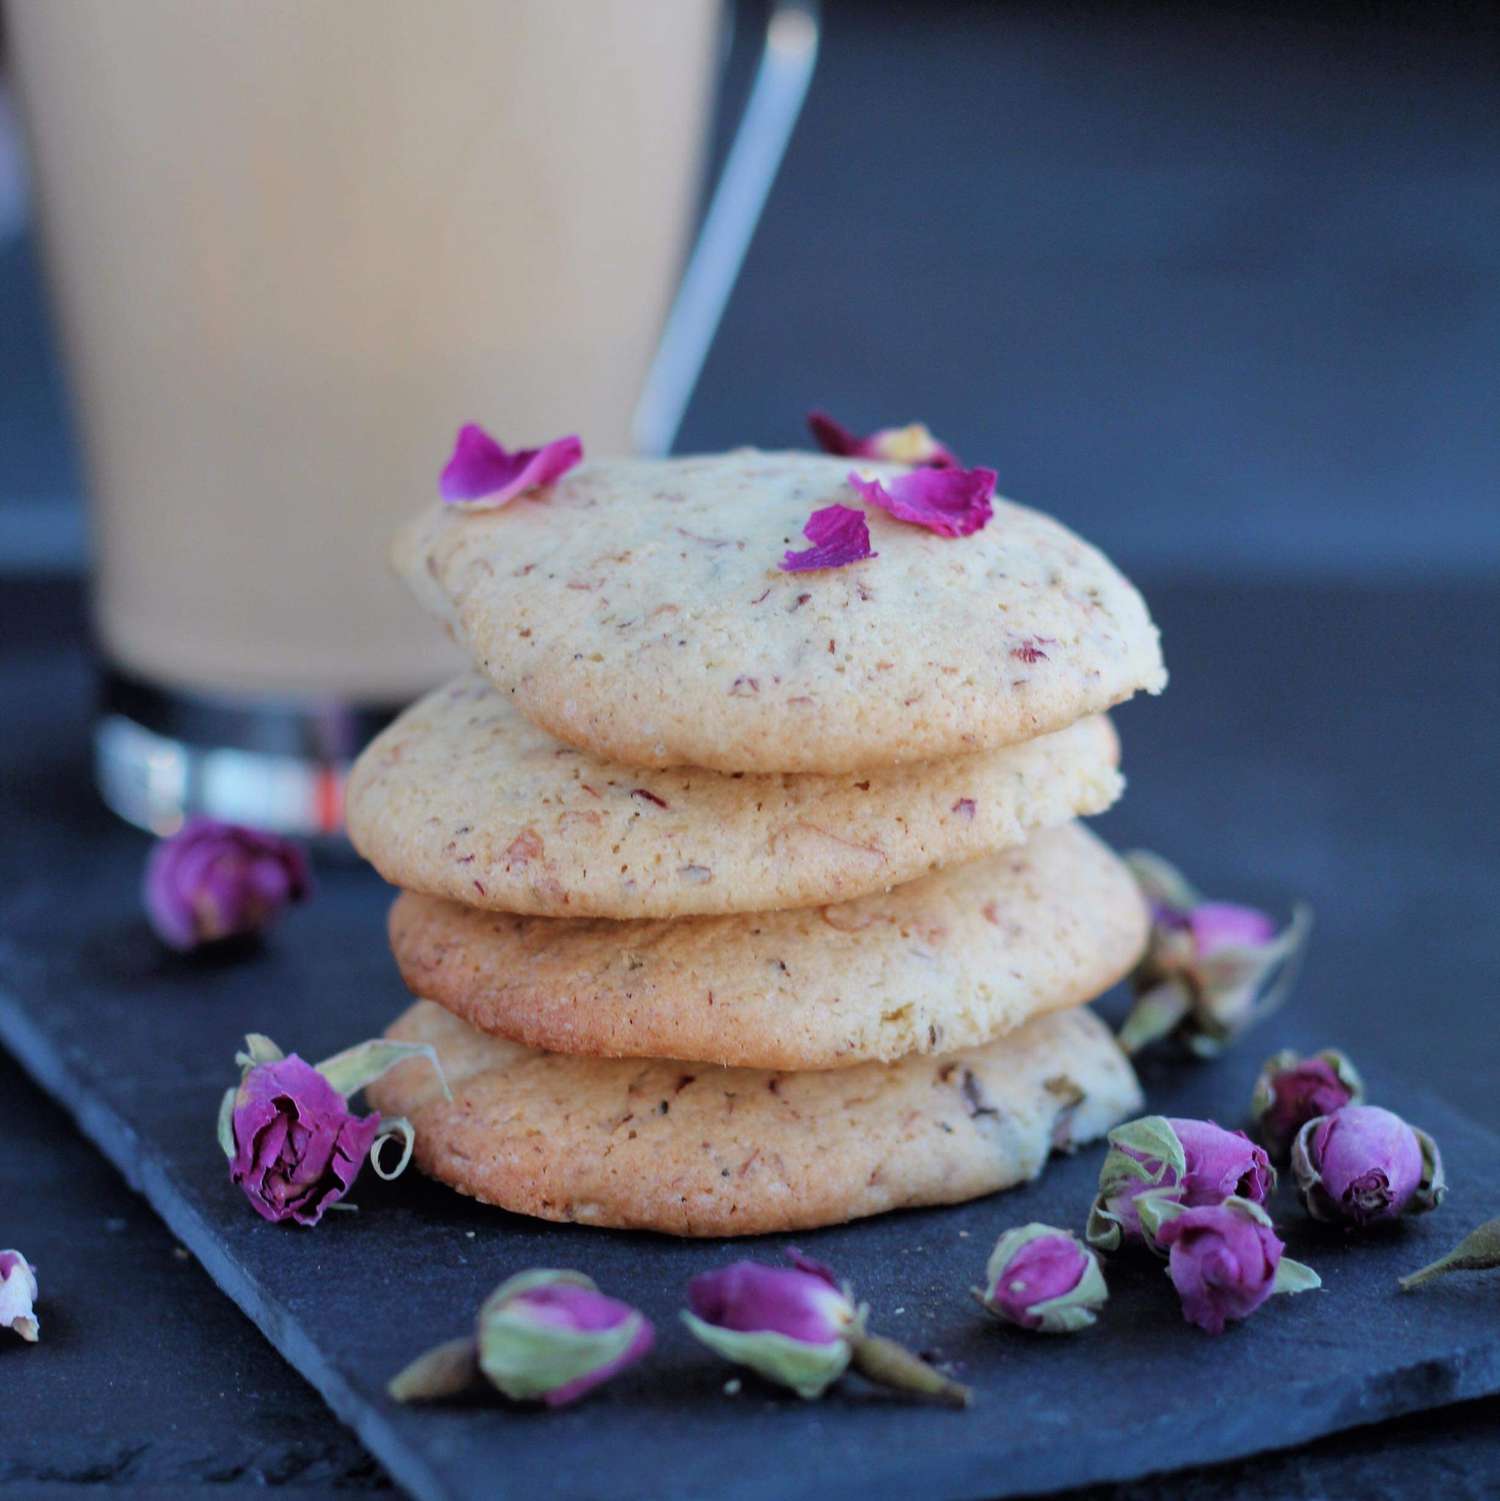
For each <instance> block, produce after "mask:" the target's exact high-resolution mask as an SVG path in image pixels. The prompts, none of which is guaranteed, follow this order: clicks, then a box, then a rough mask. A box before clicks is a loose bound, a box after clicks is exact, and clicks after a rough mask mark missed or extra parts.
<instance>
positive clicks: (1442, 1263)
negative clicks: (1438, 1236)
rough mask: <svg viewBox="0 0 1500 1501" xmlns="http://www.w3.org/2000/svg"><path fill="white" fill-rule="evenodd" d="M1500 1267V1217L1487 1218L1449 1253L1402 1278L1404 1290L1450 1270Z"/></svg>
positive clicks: (1464, 1270)
mask: <svg viewBox="0 0 1500 1501" xmlns="http://www.w3.org/2000/svg"><path fill="white" fill-rule="evenodd" d="M1497 1267H1500V1219H1494V1220H1486V1221H1485V1223H1484V1224H1482V1225H1480V1226H1479V1228H1478V1229H1477V1230H1471V1231H1470V1232H1469V1233H1468V1234H1467V1235H1466V1236H1464V1238H1463V1239H1462V1240H1461V1241H1459V1243H1458V1244H1457V1245H1456V1246H1454V1248H1453V1249H1452V1250H1451V1251H1449V1252H1448V1254H1447V1255H1446V1256H1439V1257H1438V1259H1437V1260H1436V1261H1432V1262H1429V1263H1428V1264H1427V1265H1426V1266H1424V1267H1419V1268H1418V1269H1417V1270H1416V1271H1414V1272H1412V1273H1410V1274H1409V1275H1408V1276H1405V1277H1402V1278H1401V1279H1400V1282H1401V1289H1402V1291H1403V1292H1410V1291H1411V1290H1412V1288H1414V1287H1420V1286H1421V1285H1422V1284H1423V1283H1424V1282H1428V1281H1430V1280H1431V1279H1432V1278H1434V1277H1442V1276H1446V1275H1447V1274H1448V1273H1449V1272H1492V1271H1494V1270H1495V1269H1496V1268H1497Z"/></svg>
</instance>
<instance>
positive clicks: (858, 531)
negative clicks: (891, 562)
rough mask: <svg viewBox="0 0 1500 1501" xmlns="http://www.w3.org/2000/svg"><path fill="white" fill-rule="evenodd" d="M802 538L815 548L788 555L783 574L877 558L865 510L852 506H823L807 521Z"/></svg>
mask: <svg viewBox="0 0 1500 1501" xmlns="http://www.w3.org/2000/svg"><path fill="white" fill-rule="evenodd" d="M802 535H803V536H804V537H806V538H807V539H808V540H809V541H810V542H812V543H813V544H814V545H813V546H812V547H809V548H808V549H807V551H806V552H789V553H787V554H786V555H785V557H783V558H782V560H781V562H780V563H779V564H778V565H777V566H778V567H779V568H780V569H781V571H782V572H783V573H807V572H809V571H811V570H812V569H814V568H843V567H845V566H846V565H847V564H849V563H860V562H863V561H864V560H865V559H866V558H874V557H878V556H879V554H878V553H874V552H871V551H870V525H869V523H868V522H867V521H866V520H865V513H864V512H863V511H856V510H855V509H854V508H853V507H852V506H824V507H823V509H822V510H821V511H814V512H813V513H812V515H811V516H809V517H808V518H807V525H806V526H804V527H803V528H802Z"/></svg>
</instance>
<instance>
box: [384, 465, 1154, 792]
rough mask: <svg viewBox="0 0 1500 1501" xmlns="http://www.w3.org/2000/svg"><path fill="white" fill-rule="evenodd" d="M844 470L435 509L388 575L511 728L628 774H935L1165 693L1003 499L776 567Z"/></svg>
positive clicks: (1068, 558) (1074, 573)
mask: <svg viewBox="0 0 1500 1501" xmlns="http://www.w3.org/2000/svg"><path fill="white" fill-rule="evenodd" d="M861 468H862V469H863V470H864V471H866V472H868V473H872V474H882V475H892V474H897V473H901V472H903V471H902V470H901V469H900V467H899V466H893V465H861ZM849 470H850V464H849V461H848V460H845V459H838V458H830V457H827V456H824V455H817V454H797V453H760V452H757V451H755V450H740V451H737V452H734V453H729V454H722V455H715V456H711V457H705V458H688V459H656V460H647V459H623V460H611V461H608V462H601V463H596V464H585V465H583V466H581V467H580V468H578V469H575V470H573V471H572V472H571V473H569V474H567V475H566V476H564V477H563V478H562V479H561V480H559V481H558V482H557V484H556V485H554V486H552V487H551V488H550V489H548V490H545V491H541V492H538V494H537V495H536V496H533V497H527V498H523V499H521V500H517V501H513V502H512V503H511V504H510V505H508V506H506V507H505V508H504V509H501V510H495V511H474V512H458V511H456V510H455V509H454V508H452V507H443V506H441V505H438V506H434V507H433V508H432V509H431V510H430V511H428V512H426V513H424V514H423V515H422V516H421V517H419V518H418V519H417V520H416V521H414V522H413V523H411V524H410V525H409V526H408V527H407V528H406V529H405V530H404V531H403V532H402V533H401V535H400V536H399V537H398V538H397V541H396V546H395V549H394V559H395V562H396V565H397V567H398V569H399V570H400V571H401V573H402V575H403V576H404V577H405V578H406V580H407V582H408V583H409V584H410V585H411V587H412V588H413V589H414V590H415V591H416V593H417V595H418V596H419V597H420V598H421V599H422V600H423V601H424V602H425V603H426V604H427V605H428V606H429V608H431V609H433V610H434V611H435V612H437V613H438V614H439V615H440V616H441V618H443V619H444V620H446V621H447V622H448V624H449V626H450V628H451V629H452V630H453V632H454V634H455V636H456V637H457V638H458V639H459V641H460V643H461V644H464V645H466V646H467V647H468V649H469V650H470V652H471V653H472V654H473V656H474V658H475V660H476V662H477V663H478V665H479V666H480V667H481V668H482V669H483V670H484V671H485V673H486V674H487V675H488V676H489V677H490V678H491V679H492V680H493V681H494V682H495V683H496V684H497V685H498V686H499V687H501V688H502V689H504V690H506V691H508V692H510V693H512V694H513V695H514V697H515V701H516V704H517V706H518V707H519V708H520V709H521V710H522V712H523V713H525V714H526V715H527V717H528V718H530V719H532V720H534V721H535V722H536V723H537V724H539V725H541V726H542V727H543V728H544V729H546V730H548V731H550V732H551V733H552V734H553V735H555V736H557V737H558V738H559V739H561V740H564V741H566V742H568V743H569V744H571V745H577V746H580V747H583V748H585V749H588V750H591V751H593V752H594V753H596V754H597V755H600V756H603V757H605V758H607V759H609V760H613V761H619V762H623V763H625V764H626V765H630V766H645V767H666V766H682V765H686V766H706V767H712V768H714V769H716V770H720V771H758V772H766V771H814V772H824V773H831V772H845V771H851V770H862V769H865V768H870V767H879V766H888V765H892V764H896V763H900V762H909V761H923V760H933V759H937V758H939V757H943V756H952V755H962V754H967V753H969V752H972V751H976V750H985V749H991V748H993V747H995V746H999V745H1011V744H1015V743H1016V742H1018V741H1021V740H1028V739H1030V738H1032V737H1033V736H1035V735H1040V734H1045V733H1047V732H1048V731H1051V730H1057V729H1061V728H1063V726H1065V725H1068V724H1071V723H1072V722H1073V721H1074V720H1076V719H1080V718H1082V717H1083V716H1084V715H1087V714H1094V713H1098V712H1100V711H1101V710H1104V709H1107V708H1108V707H1109V706H1110V705H1111V704H1115V703H1119V702H1120V701H1121V700H1122V699H1126V698H1129V697H1130V696H1131V694H1133V693H1135V692H1137V691H1138V690H1140V689H1147V690H1149V691H1151V692H1157V691H1159V690H1160V688H1161V687H1162V686H1163V684H1164V683H1165V681H1166V674H1165V671H1164V669H1163V667H1162V662H1161V653H1160V648H1159V645H1158V642H1157V635H1156V630H1155V627H1154V626H1153V625H1152V624H1151V620H1150V617H1149V616H1148V615H1147V613H1146V607H1145V605H1144V603H1143V602H1142V600H1141V597H1140V595H1139V594H1137V593H1136V591H1135V590H1134V589H1133V588H1131V586H1130V585H1129V584H1128V583H1127V582H1126V580H1125V579H1124V578H1123V577H1121V575H1120V574H1119V573H1118V572H1117V571H1116V570H1115V569H1114V567H1112V566H1111V564H1110V563H1109V562H1108V560H1107V559H1106V558H1104V557H1103V556H1102V555H1101V554H1100V553H1099V552H1097V551H1096V550H1095V549H1093V548H1092V547H1089V546H1088V545H1087V544H1086V543H1084V542H1082V541H1080V540H1079V539H1078V538H1077V537H1075V536H1074V535H1073V534H1072V533H1071V532H1069V531H1068V530H1067V529H1066V528H1065V527H1063V526H1061V525H1060V524H1059V523H1057V522H1056V521H1053V520H1052V519H1051V518H1049V517H1047V516H1043V515H1041V514H1039V513H1038V512H1035V511H1031V510H1027V509H1025V508H1024V507H1022V506H1018V505H1013V504H1011V503H1009V502H1006V501H997V502H996V503H995V513H994V517H993V519H992V520H991V521H990V522H989V524H988V525H987V526H986V527H984V528H983V529H982V530H981V531H978V532H975V533H974V534H973V535H971V536H968V537H959V538H949V537H940V536H937V535H935V534H934V533H932V532H929V531H926V530H924V529H923V528H921V527H917V526H912V525H909V524H906V523H903V522H899V521H895V520H893V519H892V518H890V517H889V516H887V515H886V514H885V513H884V512H882V511H879V510H876V509H873V508H871V509H869V510H868V516H869V527H870V537H871V541H872V545H873V546H874V548H875V550H876V552H877V553H878V554H879V556H878V557H876V558H871V559H869V560H867V561H865V562H861V563H857V564H853V565H851V566H849V567H845V568H837V569H824V570H821V571H818V572H814V573H783V572H780V571H779V570H778V568H777V564H778V563H779V562H780V560H781V557H782V554H783V553H784V552H785V551H786V550H787V549H788V548H794V549H795V548H800V547H802V546H804V545H805V542H804V539H803V536H802V527H803V524H804V523H805V522H806V521H807V519H808V516H809V515H810V514H811V513H812V512H813V511H815V510H818V509H821V508H823V507H825V506H829V505H833V504H841V505H847V506H851V507H855V508H861V509H863V508H864V507H863V506H862V503H861V501H860V499H859V496H858V495H857V493H856V492H855V491H854V490H853V488H852V487H851V486H850V485H849V484H848V482H847V476H848V474H849Z"/></svg>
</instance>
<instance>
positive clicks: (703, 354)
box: [630, 0, 819, 455]
mask: <svg viewBox="0 0 1500 1501" xmlns="http://www.w3.org/2000/svg"><path fill="white" fill-rule="evenodd" d="M818 35H819V6H818V0H777V3H776V4H773V5H772V6H771V7H770V14H769V15H768V17H767V19H766V31H765V39H764V41H763V43H762V45H761V54H760V61H759V63H758V64H757V66H756V69H755V79H754V82H753V83H752V84H751V87H750V94H749V97H748V98H747V100H746V101H745V108H744V112H743V114H742V115H741V116H740V123H739V125H738V127H737V128H736V129H735V133H734V139H733V140H732V141H731V142H730V146H729V151H728V153H727V154H726V156H725V158H724V166H723V168H722V169H721V171H720V173H719V180H718V182H717V183H716V184H715V185H714V190H713V193H712V194H711V195H710V197H709V200H708V208H707V210H706V212H705V213H704V215H703V223H702V225H701V227H700V228H699V230H698V237H697V239H696V240H695V241H694V243H693V248H692V251H691V253H690V254H689V256H688V258H687V263H686V265H685V266H684V268H683V273H682V280H681V282H680V283H679V285H678V288H677V296H676V297H675V298H674V299H673V301H672V306H671V309H670V311H669V312H668V313H667V320H666V323H665V324H664V325H663V328H662V334H661V339H660V341H659V342H658V343H657V346H656V354H655V355H654V356H653V358H652V361H651V368H650V369H649V370H648V371H647V372H646V380H645V384H644V385H643V386H642V387H641V394H640V399H639V400H638V401H637V402H636V407H635V412H634V415H633V416H632V418H631V424H630V433H631V440H632V442H633V443H634V446H635V449H636V452H637V453H643V454H650V455H661V454H665V453H667V452H669V451H670V449H671V447H672V443H673V440H674V439H675V438H676V436H677V429H678V428H679V427H680V426H681V425H682V416H683V413H684V412H685V411H686V410H687V404H688V400H689V398H691V396H692V394H693V389H694V387H695V386H696V385H697V384H698V376H699V375H700V374H701V372H702V370H703V362H704V360H706V359H707V358H708V351H709V346H710V345H711V344H712V343H713V339H714V334H715V333H716V332H717V331H718V327H719V320H720V319H721V318H722V317H723V316H724V307H725V305H726V304H727V303H728V301H729V294H730V293H731V292H732V291H733V290H734V283H735V279H736V278H737V277H738V275H739V271H740V266H741V264H742V263H743V261H744V259H745V252H746V251H747V250H749V248H750V241H751V239H752V237H753V236H754V234H755V226H756V225H757V224H758V223H759V222H760V215H761V210H762V209H763V208H764V207H765V203H766V197H767V195H768V194H769V193H770V191H771V184H772V183H773V182H775V180H776V172H777V169H778V168H779V167H780V166H781V159H782V157H783V156H784V155H785V154H786V148H787V142H788V141H789V140H790V139H791V134H792V127H793V126H794V125H795V124H796V123H797V116H798V115H799V114H800V113H801V112H802V101H803V100H804V99H805V98H806V97H807V89H808V85H809V84H810V83H811V82H812V75H813V68H814V66H815V65H816V63H817V59H818Z"/></svg>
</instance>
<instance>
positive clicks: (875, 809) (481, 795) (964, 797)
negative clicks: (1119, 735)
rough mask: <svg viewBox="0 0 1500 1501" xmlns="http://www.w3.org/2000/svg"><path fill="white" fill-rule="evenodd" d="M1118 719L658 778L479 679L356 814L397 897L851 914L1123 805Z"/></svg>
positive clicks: (416, 720) (426, 729) (430, 724)
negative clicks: (1029, 736)
mask: <svg viewBox="0 0 1500 1501" xmlns="http://www.w3.org/2000/svg"><path fill="white" fill-rule="evenodd" d="M1117 757H1118V742H1117V740H1116V738H1115V735H1114V731H1113V730H1112V729H1111V727H1110V725H1109V722H1108V720H1107V719H1105V718H1103V717H1102V716H1093V717H1091V718H1088V719H1082V720H1079V721H1078V723H1077V724H1074V725H1070V726H1069V727H1068V728H1067V729H1064V730H1058V731H1056V732H1054V733H1053V734H1051V735H1044V736H1042V737H1040V738H1039V739H1036V740H1029V741H1027V742H1025V743H1024V744H1022V745H1015V746H1007V747H1003V748H1002V749H1000V750H995V751H986V752H982V753H980V754H977V755H972V756H962V757H955V758H951V759H948V760H944V761H930V762H922V763H919V764H917V765H914V766H910V767H905V768H897V769H894V770H892V769H888V770H885V771H878V772H870V773H867V774H863V775H862V774H860V773H858V772H846V773H844V774H843V775H842V776H816V775H809V774H802V775H797V774H791V775H760V776H738V777H737V776H729V775H726V774H725V773H723V772H715V771H699V770H696V769H691V768H678V769H676V770H672V771H656V772H646V771H640V770H637V769H633V768H629V767H624V766H620V765H616V764H612V763H610V762H607V761H600V760H599V759H598V758H597V757H595V756H592V755H589V754H588V753H587V752H584V751H578V750H575V749H573V748H572V747H571V746H565V745H563V744H562V743H561V742H560V741H558V740H555V739H553V737H552V736H550V735H548V734H547V733H546V731H544V730H540V729H538V728H537V727H536V726H535V725H533V724H532V723H531V721H530V720H529V719H527V718H526V717H525V716H524V715H522V714H520V713H519V712H517V710H516V709H515V707H514V705H513V704H512V703H511V701H510V699H509V698H508V697H507V696H506V695H505V694H503V693H501V692H499V691H498V690H497V689H496V688H494V687H493V686H492V685H491V684H490V683H489V682H488V680H487V679H485V678H483V677H481V676H480V675H478V674H477V673H476V674H473V675H472V676H470V677H466V678H461V679H460V680H459V681H458V682H456V683H450V684H449V685H448V686H447V687H445V688H440V689H438V690H437V691H436V692H434V693H432V694H430V695H429V696H428V697H427V698H425V699H423V700H422V701H421V702H420V703H418V704H415V705H413V706H412V707H411V708H410V709H408V710H407V711H406V713H405V714H403V715H402V716H401V717H400V718H399V719H398V720H397V721H396V722H395V723H394V724H393V725H391V726H390V727H389V728H387V729H386V730H385V731H384V733H383V734H381V735H379V736H378V737H377V738H376V739H375V740H374V741H373V742H372V743H371V744H370V746H369V747H368V748H367V749H366V750H365V753H364V754H363V755H362V756H361V757H360V759H359V761H358V762H357V763H356V765H355V767H354V771H353V773H352V774H351V776H350V779H349V787H348V792H347V795H346V800H345V808H346V814H347V818H348V825H349V833H350V837H351V838H352V839H353V840H354V844H355V847H356V848H357V849H358V850H359V851H360V853H361V854H362V855H364V856H365V858H366V859H368V860H369V861H370V862H371V863H372V864H373V865H374V866H375V868H376V869H377V870H378V871H379V872H380V873H381V875H383V876H384V877H385V878H386V879H387V880H388V881H390V882H391V883H392V884H394V885H397V886H402V887H405V888H407V889H408V890H412V891H421V892H425V893H427V894H428V895H431V896H445V897H450V898H452V899H453V900H454V901H458V902H465V903H468V904H470V905H472V906H477V907H484V908H490V909H493V910H497V911H504V912H528V913H535V914H539V915H543V916H553V917H567V916H577V917H618V918H641V917H678V916H683V915H686V914H690V913H705V912H710V913H711V912H754V911H762V910H766V909H770V908H778V907H800V906H810V905H814V904H818V903H824V902H834V901H843V900H847V899H849V898H851V897H855V896H860V895H863V894H864V893H866V892H870V891H877V890H881V889H883V888H885V887H888V886H892V885H896V884H898V883H900V882H903V881H910V880H912V879H913V878H915V877H917V876H920V875H923V874H925V873H926V872H928V871H930V870H933V869H935V868H936V867H938V866H940V865H949V864H952V863H954V862H955V861H963V860H972V859H975V858H977V857H978V856H980V855H984V854H988V853H991V852H993V851H995V850H998V849H1004V848H1007V847H1010V846H1013V845H1017V844H1020V843H1021V842H1022V841H1023V840H1024V839H1025V838H1026V836H1027V834H1028V833H1029V832H1030V831H1031V830H1032V829H1035V828H1039V827H1040V828H1045V827H1048V826H1053V825H1057V824H1060V823H1064V822H1066V821H1067V820H1068V819H1070V818H1072V817H1074V816H1075V815H1079V814H1086V813H1098V812H1102V811H1103V810H1104V809H1105V808H1107V807H1108V806H1109V805H1110V804H1111V803H1112V802H1113V801H1114V800H1115V798H1116V797H1117V796H1118V795H1119V792H1120V789H1121V785H1122V780H1121V777H1120V775H1119V772H1118V771H1117V770H1116V769H1115V763H1116V760H1117Z"/></svg>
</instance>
